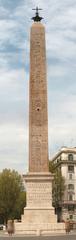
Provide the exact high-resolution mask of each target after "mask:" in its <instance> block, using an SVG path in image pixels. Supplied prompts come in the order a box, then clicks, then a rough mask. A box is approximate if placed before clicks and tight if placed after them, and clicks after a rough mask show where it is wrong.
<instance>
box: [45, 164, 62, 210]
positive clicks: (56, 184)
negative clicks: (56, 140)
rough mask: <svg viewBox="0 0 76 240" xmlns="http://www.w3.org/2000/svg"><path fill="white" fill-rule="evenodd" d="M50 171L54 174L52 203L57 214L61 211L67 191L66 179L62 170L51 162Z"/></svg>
mask: <svg viewBox="0 0 76 240" xmlns="http://www.w3.org/2000/svg"><path fill="white" fill-rule="evenodd" d="M49 170H50V172H51V173H53V174H54V179H53V183H52V202H53V206H54V207H55V210H56V213H58V212H59V210H60V209H61V203H62V200H63V196H64V190H65V179H64V177H63V176H62V173H61V169H60V168H59V167H57V165H56V163H53V162H51V161H49Z"/></svg>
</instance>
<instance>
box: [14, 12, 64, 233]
mask: <svg viewBox="0 0 76 240" xmlns="http://www.w3.org/2000/svg"><path fill="white" fill-rule="evenodd" d="M32 19H33V20H34V23H33V24H32V27H31V33H30V83H29V172H28V174H27V175H25V181H26V191H27V193H26V196H27V199H26V200H27V203H26V207H25V209H24V215H23V216H22V223H21V225H17V228H16V229H17V230H18V229H19V230H20V228H21V231H22V230H23V231H24V232H25V233H26V234H46V233H50V232H51V230H53V228H55V230H56V229H58V225H57V217H56V215H55V213H54V208H53V207H52V179H53V177H52V175H51V174H50V173H49V160H48V111H47V73H46V72H47V71H46V47H45V28H44V26H43V24H42V23H41V20H42V17H40V16H39V13H38V8H36V15H35V17H33V18H32ZM59 229H62V225H59Z"/></svg>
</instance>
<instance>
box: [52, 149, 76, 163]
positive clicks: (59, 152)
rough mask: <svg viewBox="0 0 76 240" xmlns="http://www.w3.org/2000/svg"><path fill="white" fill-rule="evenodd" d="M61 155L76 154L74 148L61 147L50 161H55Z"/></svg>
mask: <svg viewBox="0 0 76 240" xmlns="http://www.w3.org/2000/svg"><path fill="white" fill-rule="evenodd" d="M62 153H74V154H76V147H73V148H71V147H70V148H68V147H62V148H61V149H60V150H59V151H58V153H56V154H55V156H54V157H53V158H52V159H51V160H52V161H54V160H56V159H57V158H58V157H59V156H60V155H61V154H62Z"/></svg>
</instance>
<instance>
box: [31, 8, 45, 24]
mask: <svg viewBox="0 0 76 240" xmlns="http://www.w3.org/2000/svg"><path fill="white" fill-rule="evenodd" d="M32 10H34V11H36V15H35V17H32V20H34V22H40V21H41V20H42V19H43V18H42V17H40V16H39V10H42V9H41V8H38V7H36V8H33V9H32Z"/></svg>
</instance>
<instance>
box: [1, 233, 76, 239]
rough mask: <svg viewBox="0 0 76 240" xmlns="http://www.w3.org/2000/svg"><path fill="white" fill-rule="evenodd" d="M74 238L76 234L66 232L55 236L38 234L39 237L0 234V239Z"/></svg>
mask: <svg viewBox="0 0 76 240" xmlns="http://www.w3.org/2000/svg"><path fill="white" fill-rule="evenodd" d="M5 239H6V240H35V239H37V240H76V234H68V235H60V236H58V235H56V236H40V237H36V236H34V237H32V236H30V237H29V236H12V237H9V236H8V235H6V236H3V237H2V236H0V240H5Z"/></svg>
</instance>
